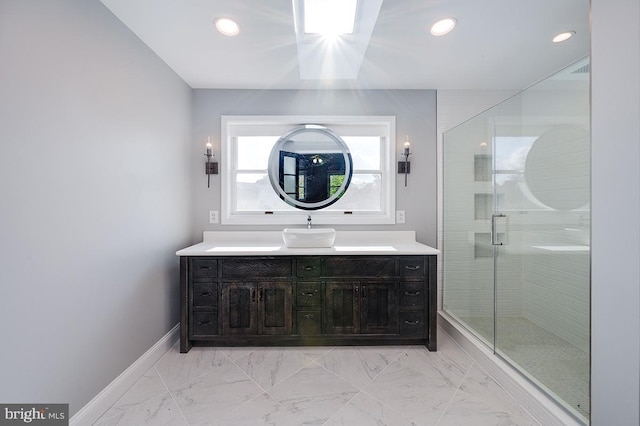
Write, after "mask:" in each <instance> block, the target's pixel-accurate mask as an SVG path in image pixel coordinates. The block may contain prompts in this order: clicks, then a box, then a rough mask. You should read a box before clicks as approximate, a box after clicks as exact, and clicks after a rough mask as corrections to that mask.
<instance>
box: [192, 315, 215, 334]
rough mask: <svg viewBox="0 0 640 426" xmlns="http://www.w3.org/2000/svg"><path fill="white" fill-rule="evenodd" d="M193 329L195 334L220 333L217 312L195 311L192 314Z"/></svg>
mask: <svg viewBox="0 0 640 426" xmlns="http://www.w3.org/2000/svg"><path fill="white" fill-rule="evenodd" d="M192 321H193V323H192V324H191V330H193V335H194V336H209V335H215V334H218V313H217V312H194V313H193V314H192Z"/></svg>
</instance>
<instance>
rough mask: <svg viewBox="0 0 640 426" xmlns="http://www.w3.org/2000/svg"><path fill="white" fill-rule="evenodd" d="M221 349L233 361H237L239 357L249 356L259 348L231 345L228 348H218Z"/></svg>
mask: <svg viewBox="0 0 640 426" xmlns="http://www.w3.org/2000/svg"><path fill="white" fill-rule="evenodd" d="M218 349H219V350H220V351H222V353H223V354H225V355H226V356H227V357H229V359H230V360H231V361H235V360H237V359H240V358H242V357H243V356H247V355H249V354H250V353H251V352H253V351H255V350H256V349H259V348H257V347H241V346H238V347H234V346H230V347H228V348H218Z"/></svg>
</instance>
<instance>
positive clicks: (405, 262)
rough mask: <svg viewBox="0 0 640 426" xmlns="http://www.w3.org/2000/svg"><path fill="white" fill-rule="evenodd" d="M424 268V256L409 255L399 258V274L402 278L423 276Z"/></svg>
mask: <svg viewBox="0 0 640 426" xmlns="http://www.w3.org/2000/svg"><path fill="white" fill-rule="evenodd" d="M425 269H426V268H425V260H424V257H421V256H411V257H403V258H401V259H400V276H401V277H402V278H422V277H424V276H425V273H426V272H425Z"/></svg>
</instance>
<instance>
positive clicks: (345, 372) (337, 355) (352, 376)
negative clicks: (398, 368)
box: [316, 346, 391, 389]
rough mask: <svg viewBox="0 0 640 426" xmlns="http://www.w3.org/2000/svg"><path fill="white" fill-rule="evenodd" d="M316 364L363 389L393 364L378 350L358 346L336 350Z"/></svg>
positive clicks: (319, 359) (322, 357)
mask: <svg viewBox="0 0 640 426" xmlns="http://www.w3.org/2000/svg"><path fill="white" fill-rule="evenodd" d="M316 362H317V363H318V364H320V365H321V366H323V367H324V368H326V369H327V370H329V371H331V372H332V373H335V374H336V375H337V376H340V377H341V378H343V379H344V380H346V381H347V382H349V383H351V384H352V385H354V386H355V387H357V388H359V389H362V388H363V387H365V386H366V385H368V384H369V383H371V381H372V380H373V379H375V378H376V377H378V375H379V374H380V373H381V372H382V370H384V369H385V368H387V366H388V365H389V364H391V358H387V357H386V356H384V355H382V354H381V353H380V352H379V351H377V350H376V348H370V347H363V346H356V347H345V348H336V349H334V350H332V351H331V352H329V353H327V354H325V355H323V356H321V357H320V358H318V359H317V360H316Z"/></svg>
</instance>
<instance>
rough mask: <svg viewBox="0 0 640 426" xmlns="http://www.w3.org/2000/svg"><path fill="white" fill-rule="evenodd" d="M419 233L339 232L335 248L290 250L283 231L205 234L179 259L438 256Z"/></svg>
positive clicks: (182, 251) (214, 232)
mask: <svg viewBox="0 0 640 426" xmlns="http://www.w3.org/2000/svg"><path fill="white" fill-rule="evenodd" d="M439 253H440V251H439V250H437V249H435V248H433V247H429V246H427V245H424V244H422V243H419V242H417V241H416V233H415V231H337V232H336V241H335V243H334V245H333V247H327V248H288V247H286V246H285V245H284V241H283V240H282V232H281V231H205V232H203V237H202V242H201V243H198V244H195V245H192V246H190V247H186V248H184V249H182V250H178V251H177V252H176V254H177V255H178V256H319V255H372V254H373V255H376V254H380V255H436V254H439Z"/></svg>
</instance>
